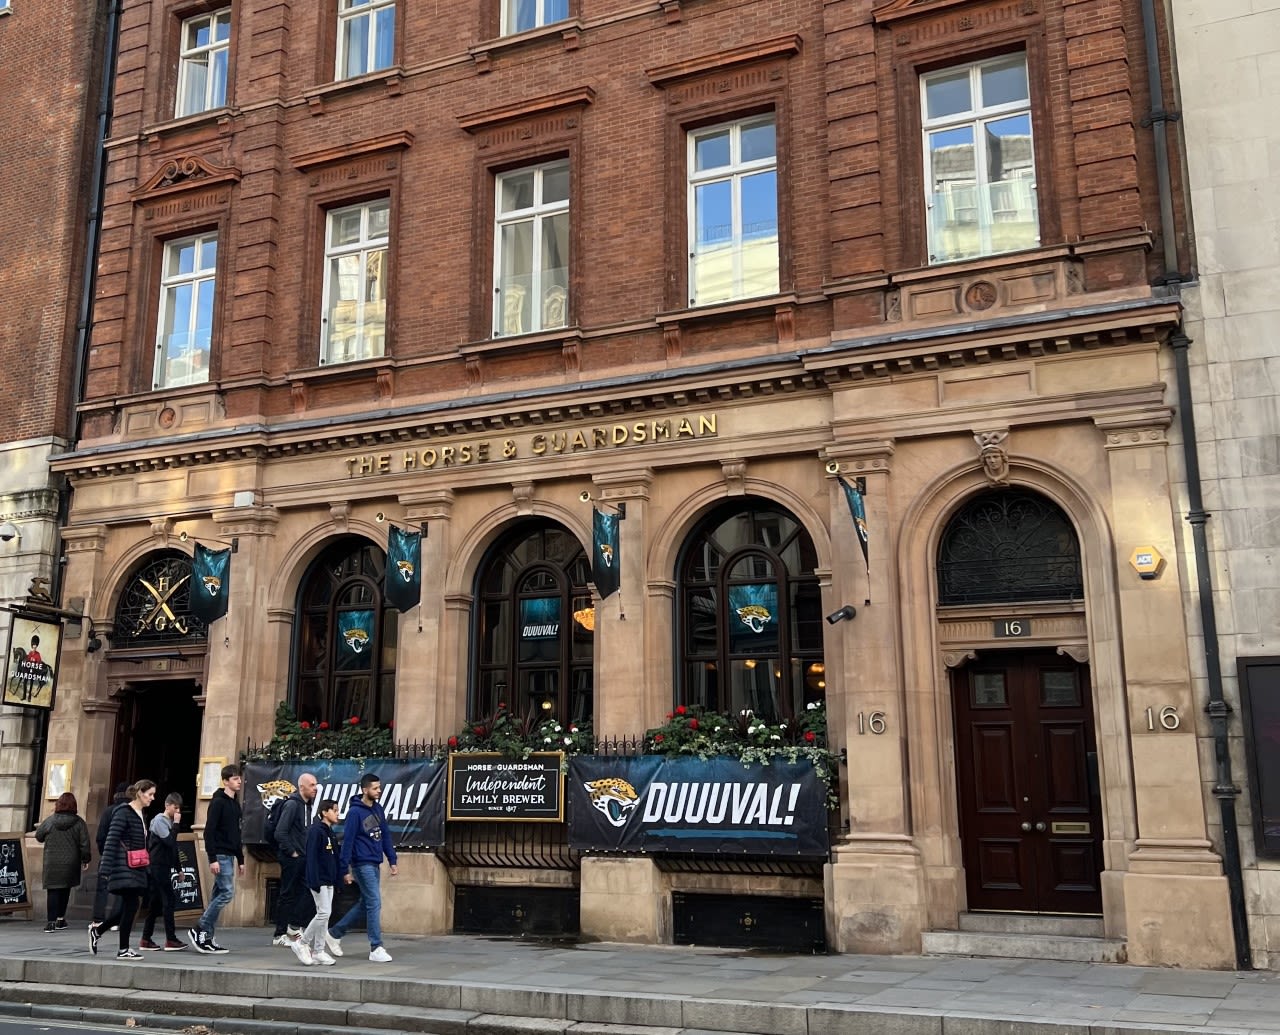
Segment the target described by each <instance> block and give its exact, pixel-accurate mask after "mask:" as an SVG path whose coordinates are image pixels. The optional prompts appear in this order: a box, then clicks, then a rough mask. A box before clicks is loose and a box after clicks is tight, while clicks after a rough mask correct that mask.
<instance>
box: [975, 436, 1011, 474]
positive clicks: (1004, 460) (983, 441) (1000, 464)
mask: <svg viewBox="0 0 1280 1035" xmlns="http://www.w3.org/2000/svg"><path fill="white" fill-rule="evenodd" d="M1008 439H1009V432H1007V431H1003V430H1000V431H979V432H975V433H974V436H973V440H974V441H975V442H976V443H977V444H978V460H979V462H980V463H981V464H982V471H983V473H984V474H985V475H986V476H987V477H988V478H989V479H990V480H991V482H992V483H993V484H995V485H1006V484H1008V482H1009V452H1008V449H1007V447H1006V445H1005V443H1006V442H1007V441H1008Z"/></svg>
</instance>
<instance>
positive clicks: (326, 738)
mask: <svg viewBox="0 0 1280 1035" xmlns="http://www.w3.org/2000/svg"><path fill="white" fill-rule="evenodd" d="M393 752H394V743H393V735H392V731H391V728H390V727H389V726H369V725H366V724H364V723H362V722H361V721H360V719H359V717H358V716H354V715H353V716H351V717H350V718H348V719H347V720H346V721H344V722H341V723H337V724H336V725H334V726H330V725H329V723H327V722H319V723H312V722H306V721H303V722H299V721H298V717H297V715H296V714H295V713H294V711H293V708H291V707H290V706H289V702H288V701H281V702H280V704H279V706H278V707H277V708H276V728H275V733H274V734H273V735H272V737H271V740H270V741H268V742H267V743H266V744H264V745H263V746H262V747H261V748H259V749H256V750H254V751H249V752H245V754H244V758H243V761H245V762H295V761H303V760H306V759H311V758H354V759H356V760H357V761H363V760H364V759H366V758H390V757H391V756H392V754H393Z"/></svg>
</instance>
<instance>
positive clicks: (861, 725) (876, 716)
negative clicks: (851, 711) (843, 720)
mask: <svg viewBox="0 0 1280 1035" xmlns="http://www.w3.org/2000/svg"><path fill="white" fill-rule="evenodd" d="M887 728H888V727H887V726H886V724H885V718H884V712H872V713H871V714H870V715H868V714H865V713H863V712H858V733H859V734H865V733H866V732H867V731H868V730H870V731H871V732H872V733H874V734H875V735H876V736H879V735H880V734H881V733H883V732H884V731H885V730H886V729H887Z"/></svg>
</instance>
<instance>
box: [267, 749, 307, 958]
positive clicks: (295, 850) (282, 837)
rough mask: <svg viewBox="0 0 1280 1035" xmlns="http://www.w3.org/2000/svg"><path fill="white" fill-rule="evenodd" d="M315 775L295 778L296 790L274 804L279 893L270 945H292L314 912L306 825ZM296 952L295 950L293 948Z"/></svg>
mask: <svg viewBox="0 0 1280 1035" xmlns="http://www.w3.org/2000/svg"><path fill="white" fill-rule="evenodd" d="M317 789H318V788H317V785H316V778H315V777H314V776H313V775H312V774H311V773H303V774H302V775H301V776H299V777H298V789H297V790H296V791H294V792H293V793H292V794H291V795H289V797H287V798H285V800H284V801H282V802H279V803H278V804H276V805H275V806H274V807H275V808H277V809H280V810H281V812H280V818H279V819H277V820H276V858H277V859H279V860H280V894H279V895H278V896H277V897H276V931H275V935H274V936H273V937H272V939H271V944H272V945H285V946H288V947H289V948H291V949H292V948H293V947H294V945H295V944H300V943H299V942H298V939H299V937H300V936H301V934H302V929H303V928H304V927H306V926H307V924H308V923H310V921H311V917H312V916H313V915H314V912H315V910H314V907H313V906H312V905H311V895H310V894H309V893H308V892H307V885H306V869H307V827H309V826H310V825H311V804H312V802H314V801H315V800H316V790H317ZM294 952H295V953H296V952H297V950H296V949H294Z"/></svg>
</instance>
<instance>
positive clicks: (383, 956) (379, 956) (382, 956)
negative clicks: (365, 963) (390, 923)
mask: <svg viewBox="0 0 1280 1035" xmlns="http://www.w3.org/2000/svg"><path fill="white" fill-rule="evenodd" d="M369 962H370V963H390V962H391V953H389V952H387V950H386V949H384V948H383V947H382V946H381V945H379V946H378V947H377V948H376V949H374V950H373V952H371V953H369Z"/></svg>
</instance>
